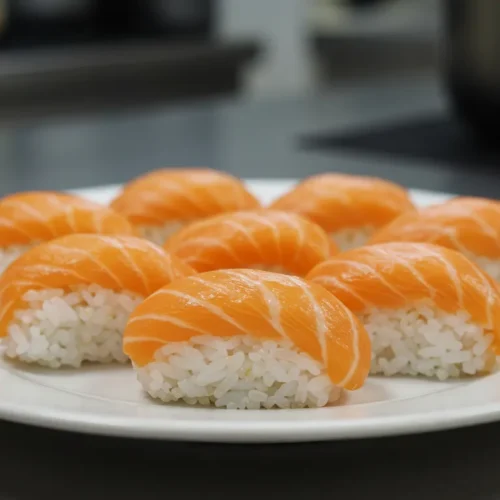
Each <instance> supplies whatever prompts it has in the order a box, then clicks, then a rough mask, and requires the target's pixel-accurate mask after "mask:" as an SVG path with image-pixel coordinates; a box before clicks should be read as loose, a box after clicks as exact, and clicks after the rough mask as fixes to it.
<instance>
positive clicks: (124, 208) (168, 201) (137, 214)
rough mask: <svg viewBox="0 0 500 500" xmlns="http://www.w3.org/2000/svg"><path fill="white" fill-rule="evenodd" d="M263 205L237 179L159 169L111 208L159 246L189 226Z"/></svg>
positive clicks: (209, 171) (210, 172) (212, 173)
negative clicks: (210, 218)
mask: <svg viewBox="0 0 500 500" xmlns="http://www.w3.org/2000/svg"><path fill="white" fill-rule="evenodd" d="M259 206H260V203H259V201H258V200H257V198H255V197H254V196H253V195H252V194H251V193H250V192H249V191H247V189H246V188H245V186H244V184H243V183H242V182H241V181H240V180H239V179H237V178H236V177H234V176H232V175H229V174H226V173H223V172H217V171H216V170H212V169H208V168H205V169H202V168H184V169H182V168H181V169H167V168H165V169H160V170H155V171H153V172H150V173H149V174H146V175H144V176H142V177H139V178H138V179H136V180H135V181H132V182H130V183H128V184H127V185H126V186H125V188H124V189H123V192H122V193H120V194H119V195H118V197H117V198H116V199H114V200H113V201H112V203H111V207H112V208H113V209H114V210H116V211H117V212H119V213H121V214H123V215H124V216H126V217H127V218H128V219H129V220H130V221H131V222H132V224H134V226H136V227H137V229H138V230H139V231H140V234H141V235H142V236H143V237H145V238H147V239H149V240H151V241H153V242H154V243H157V244H163V243H164V242H165V241H166V240H167V238H168V237H169V236H170V235H171V234H172V233H173V232H175V231H177V230H178V229H179V228H181V227H182V226H184V225H185V224H187V223H190V222H193V221H195V220H198V219H203V218H205V217H210V216H212V215H217V214H220V213H224V212H232V211H235V210H247V209H253V208H257V207H259Z"/></svg>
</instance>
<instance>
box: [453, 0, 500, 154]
mask: <svg viewBox="0 0 500 500" xmlns="http://www.w3.org/2000/svg"><path fill="white" fill-rule="evenodd" d="M443 7H444V12H443V14H444V21H445V37H444V40H443V43H444V51H443V66H444V71H445V78H446V87H447V89H448V95H449V97H450V101H451V105H452V107H453V110H454V111H455V113H456V114H457V116H458V117H459V118H460V119H462V120H463V122H464V123H465V124H466V125H467V126H468V127H469V128H470V129H471V130H472V131H474V132H475V133H476V134H477V135H478V137H480V138H481V139H486V140H488V142H491V143H496V145H497V146H498V147H500V142H499V141H498V140H497V139H498V138H499V136H500V129H499V128H498V125H497V123H498V116H499V114H500V29H499V26H500V0H444V3H443Z"/></svg>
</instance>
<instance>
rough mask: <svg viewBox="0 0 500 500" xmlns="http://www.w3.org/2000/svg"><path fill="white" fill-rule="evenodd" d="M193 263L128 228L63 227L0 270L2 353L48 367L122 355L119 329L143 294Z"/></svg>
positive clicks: (183, 272)
mask: <svg viewBox="0 0 500 500" xmlns="http://www.w3.org/2000/svg"><path fill="white" fill-rule="evenodd" d="M193 273H194V271H193V270H192V269H191V268H190V267H189V266H187V265H186V264H184V263H183V262H181V261H179V260H178V259H176V258H175V257H172V256H170V255H168V254H167V253H166V252H165V251H163V250H162V249H161V248H159V247H156V246H155V245H154V244H152V243H150V242H149V241H146V240H143V239H140V238H136V237H133V236H104V235H93V234H86V235H78V234H77V235H69V236H63V237H61V238H57V239H55V240H52V241H50V242H47V243H43V244H41V245H39V246H37V247H34V248H32V249H30V250H28V251H27V252H25V253H24V254H23V255H22V256H21V257H19V258H18V259H17V260H16V261H15V262H14V263H13V264H12V265H11V266H10V267H9V268H8V269H7V271H6V272H5V273H4V274H3V275H2V277H1V278H0V305H1V307H0V338H1V339H2V343H3V345H4V346H5V348H6V350H5V354H6V355H7V357H9V358H12V359H17V360H19V361H22V362H25V363H36V364H39V365H43V366H47V367H50V368H59V367H61V366H72V367H79V366H80V365H81V364H82V363H83V362H84V361H90V362H99V363H109V362H112V361H118V362H122V363H124V362H126V361H128V358H127V356H126V355H125V354H124V353H123V348H122V334H123V330H124V328H125V325H126V323H127V320H128V317H129V315H130V313H131V312H132V311H133V310H134V309H135V307H136V306H137V305H138V304H139V303H140V302H142V300H143V299H144V298H145V297H147V296H148V295H150V294H151V293H153V292H154V291H156V290H157V289H159V288H160V287H162V286H163V285H165V284H167V283H170V282H171V281H172V280H173V279H177V278H179V277H182V276H186V275H190V274H193Z"/></svg>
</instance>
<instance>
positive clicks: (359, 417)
mask: <svg viewBox="0 0 500 500" xmlns="http://www.w3.org/2000/svg"><path fill="white" fill-rule="evenodd" d="M292 184H293V181H292V180H290V181H259V180H256V181H252V182H249V185H250V187H251V188H252V190H253V191H254V192H255V193H256V194H257V195H258V196H259V197H260V198H262V200H263V201H264V202H269V201H270V200H271V199H273V198H274V197H276V196H277V195H279V194H281V193H282V192H284V191H285V190H286V189H288V188H289V187H290V186H291V185H292ZM116 190H117V187H102V188H96V189H91V190H84V191H78V193H79V194H83V195H84V196H87V197H89V198H91V199H93V200H96V201H100V202H107V201H108V200H109V199H110V198H111V197H112V196H113V195H114V194H115V193H116ZM412 194H413V196H414V198H415V200H416V202H417V203H418V204H420V205H427V204H429V203H435V202H440V201H443V200H444V199H446V198H447V197H449V195H446V194H443V193H429V192H422V191H413V192H412ZM0 417H1V418H4V419H7V420H12V421H16V422H23V423H29V424H33V425H38V426H44V427H52V428H56V429H65V430H73V431H79V432H88V433H93V434H106V435H117V436H127V437H145V438H154V439H183V440H190V441H214V442H286V441H288V442H293V441H316V440H333V439H345V438H363V437H369V436H388V435H394V434H404V433H415V432H423V431H431V430H440V429H449V428H453V427H459V426H464V425H472V424H477V423H481V422H488V421H493V420H497V419H500V375H492V376H489V377H486V378H483V379H479V380H475V381H472V382H463V381H461V382H460V381H459V382H437V381H433V380H431V381H429V380H422V379H408V378H393V379H387V378H378V377H375V378H370V379H369V380H368V382H367V383H366V385H365V386H364V387H363V388H362V389H361V390H359V391H356V392H353V393H351V394H348V395H347V397H346V400H345V403H344V404H343V405H342V406H336V407H331V408H321V409H304V410H261V411H255V410H253V411H237V410H224V409H206V408H193V407H189V406H185V407H184V406H162V405H159V404H155V403H153V402H151V400H149V399H147V398H146V397H145V396H144V394H143V393H142V391H141V387H140V386H139V384H138V382H137V381H136V379H135V375H134V372H133V371H132V369H131V368H130V367H124V366H94V367H85V368H83V369H80V370H57V371H51V370H47V369H41V368H35V367H21V366H19V365H15V364H11V363H9V362H5V361H0Z"/></svg>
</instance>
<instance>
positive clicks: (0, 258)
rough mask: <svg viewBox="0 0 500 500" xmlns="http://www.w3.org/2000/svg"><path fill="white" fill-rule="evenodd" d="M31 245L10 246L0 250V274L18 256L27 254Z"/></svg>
mask: <svg viewBox="0 0 500 500" xmlns="http://www.w3.org/2000/svg"><path fill="white" fill-rule="evenodd" d="M32 246H33V245H11V246H8V247H3V248H0V274H2V273H3V272H4V271H5V269H7V267H9V266H10V264H11V263H12V262H14V261H15V260H16V259H17V258H18V257H19V256H21V255H22V254H23V253H25V252H27V251H28V250H29V249H30V248H31V247H32Z"/></svg>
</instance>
